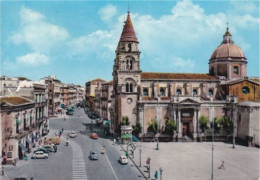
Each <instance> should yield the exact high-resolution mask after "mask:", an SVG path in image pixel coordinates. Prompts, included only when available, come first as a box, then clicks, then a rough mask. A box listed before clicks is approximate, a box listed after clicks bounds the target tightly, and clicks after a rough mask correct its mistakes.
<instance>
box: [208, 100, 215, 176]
mask: <svg viewBox="0 0 260 180" xmlns="http://www.w3.org/2000/svg"><path fill="white" fill-rule="evenodd" d="M211 101H212V97H210V104H209V105H210V118H211V122H212V159H211V163H212V164H211V180H213V179H214V165H213V162H214V159H213V154H214V119H213V118H212V106H211Z"/></svg>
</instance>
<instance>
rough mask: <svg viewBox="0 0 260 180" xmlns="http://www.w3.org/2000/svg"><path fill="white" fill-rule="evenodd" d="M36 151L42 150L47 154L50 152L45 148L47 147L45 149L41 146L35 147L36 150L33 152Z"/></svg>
mask: <svg viewBox="0 0 260 180" xmlns="http://www.w3.org/2000/svg"><path fill="white" fill-rule="evenodd" d="M37 151H42V152H43V153H46V154H49V153H50V151H49V150H47V149H45V148H43V147H40V148H38V149H36V150H35V151H34V153H36V152H37Z"/></svg>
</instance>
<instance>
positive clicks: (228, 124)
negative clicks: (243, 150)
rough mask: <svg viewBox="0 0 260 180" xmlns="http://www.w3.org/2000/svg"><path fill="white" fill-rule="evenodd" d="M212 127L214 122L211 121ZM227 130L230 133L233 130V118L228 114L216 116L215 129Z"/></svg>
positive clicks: (216, 130)
mask: <svg viewBox="0 0 260 180" xmlns="http://www.w3.org/2000/svg"><path fill="white" fill-rule="evenodd" d="M211 127H212V123H211ZM220 130H224V131H226V132H227V133H228V134H230V133H232V132H233V120H232V119H231V118H230V117H228V116H218V117H215V118H214V131H215V132H219V131H220Z"/></svg>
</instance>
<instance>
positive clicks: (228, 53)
mask: <svg viewBox="0 0 260 180" xmlns="http://www.w3.org/2000/svg"><path fill="white" fill-rule="evenodd" d="M226 57H236V58H245V55H244V53H243V51H242V50H241V49H240V48H239V47H238V46H236V45H235V44H233V43H224V44H221V45H220V46H218V47H217V48H216V49H215V51H214V52H213V53H212V55H211V58H210V59H217V58H226Z"/></svg>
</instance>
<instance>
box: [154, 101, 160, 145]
mask: <svg viewBox="0 0 260 180" xmlns="http://www.w3.org/2000/svg"><path fill="white" fill-rule="evenodd" d="M158 106H159V96H158V98H157V108H156V115H157V134H156V135H155V136H156V138H157V143H156V150H159V128H160V127H159V116H158Z"/></svg>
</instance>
